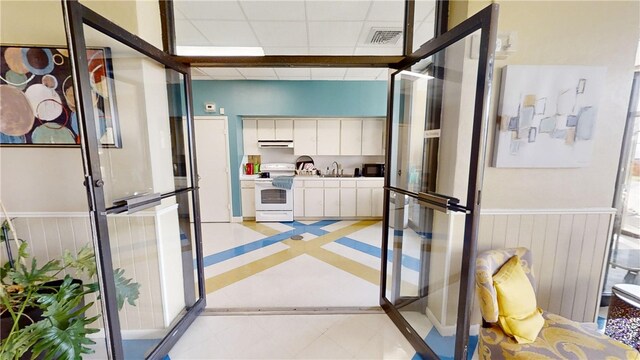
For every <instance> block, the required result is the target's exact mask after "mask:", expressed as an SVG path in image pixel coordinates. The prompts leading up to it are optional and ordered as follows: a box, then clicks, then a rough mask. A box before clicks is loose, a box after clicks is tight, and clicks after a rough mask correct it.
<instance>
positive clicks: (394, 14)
mask: <svg viewBox="0 0 640 360" xmlns="http://www.w3.org/2000/svg"><path fill="white" fill-rule="evenodd" d="M367 20H373V21H400V22H402V21H404V0H391V1H390V0H384V1H381V0H375V1H373V3H372V4H371V10H369V15H367Z"/></svg>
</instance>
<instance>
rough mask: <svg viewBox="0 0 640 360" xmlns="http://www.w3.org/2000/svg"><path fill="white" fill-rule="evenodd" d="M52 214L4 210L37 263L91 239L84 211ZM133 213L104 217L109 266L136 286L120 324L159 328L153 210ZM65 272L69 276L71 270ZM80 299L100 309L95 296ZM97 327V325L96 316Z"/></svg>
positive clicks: (91, 312) (127, 327) (94, 309)
mask: <svg viewBox="0 0 640 360" xmlns="http://www.w3.org/2000/svg"><path fill="white" fill-rule="evenodd" d="M55 214H57V215H56V216H54V215H55ZM55 214H54V213H46V214H45V213H43V214H36V213H29V214H20V215H18V214H10V215H11V217H12V219H13V222H14V225H15V227H16V231H17V233H18V237H19V238H20V239H23V240H25V241H26V242H27V243H28V244H29V252H30V253H31V254H32V255H33V256H35V257H36V258H37V260H38V264H39V265H40V266H41V265H43V264H45V263H46V262H47V261H49V260H52V259H61V258H62V254H63V253H64V251H65V250H69V251H71V252H72V253H75V252H77V251H78V250H79V249H80V248H81V247H82V246H84V245H86V244H91V226H90V223H89V217H88V215H87V214H86V213H85V214H84V215H83V216H82V215H78V214H76V213H69V214H66V213H55ZM14 215H16V216H15V217H14ZM67 215H68V216H67ZM136 215H137V216H110V217H109V219H108V224H109V231H110V239H111V243H112V257H113V264H114V267H115V268H122V269H124V270H125V274H124V276H125V277H127V278H133V281H136V282H138V283H139V284H140V285H141V287H140V297H139V299H138V301H137V306H131V305H129V304H127V303H126V302H125V305H124V307H123V309H122V310H121V311H120V321H121V327H122V329H123V330H150V329H162V328H164V321H163V304H162V296H161V292H160V278H159V273H158V271H159V270H158V269H159V263H158V250H157V239H156V229H155V228H156V224H155V217H154V214H153V213H145V214H140V215H138V214H136ZM5 256H6V254H5V251H2V256H1V257H2V258H3V259H4V258H5ZM70 275H73V276H75V273H73V274H70ZM83 280H85V281H87V280H89V279H83ZM91 281H95V278H94V279H91ZM178 290H179V291H182V289H178ZM86 301H87V302H91V301H94V302H95V303H96V305H95V306H93V307H92V308H90V309H89V310H88V315H89V316H93V315H97V314H98V313H99V312H100V309H99V304H98V302H97V296H96V295H90V296H89V297H88V298H87V299H86ZM98 326H102V324H101V321H100V324H99V325H98Z"/></svg>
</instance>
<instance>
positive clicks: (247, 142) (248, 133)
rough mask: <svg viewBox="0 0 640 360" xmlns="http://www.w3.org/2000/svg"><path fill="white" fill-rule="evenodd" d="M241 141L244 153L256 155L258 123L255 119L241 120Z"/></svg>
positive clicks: (257, 152)
mask: <svg viewBox="0 0 640 360" xmlns="http://www.w3.org/2000/svg"><path fill="white" fill-rule="evenodd" d="M242 142H243V143H244V144H243V149H244V154H245V155H257V154H260V152H259V151H258V125H257V124H256V120H255V119H243V120H242Z"/></svg>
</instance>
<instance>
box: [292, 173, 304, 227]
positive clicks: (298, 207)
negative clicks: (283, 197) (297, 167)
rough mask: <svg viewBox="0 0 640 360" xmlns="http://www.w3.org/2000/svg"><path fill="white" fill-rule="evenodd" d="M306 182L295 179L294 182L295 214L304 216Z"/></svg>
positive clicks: (297, 216) (299, 216)
mask: <svg viewBox="0 0 640 360" xmlns="http://www.w3.org/2000/svg"><path fill="white" fill-rule="evenodd" d="M303 186H304V183H303V182H302V181H295V183H294V184H293V216H294V217H296V218H301V217H304V187H303Z"/></svg>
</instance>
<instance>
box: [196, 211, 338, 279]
mask: <svg viewBox="0 0 640 360" xmlns="http://www.w3.org/2000/svg"><path fill="white" fill-rule="evenodd" d="M336 222H338V220H321V221H318V222H315V223H312V224H309V225H307V224H303V223H301V222H299V221H294V222H288V223H285V224H286V225H288V226H293V229H291V230H288V231H285V232H281V233H279V234H276V235H272V236H267V237H265V238H262V239H260V240H256V241H253V242H250V243H248V244H244V245H240V246H236V247H234V248H231V249H228V250H224V251H221V252H218V253H215V254H212V255H208V256H205V257H204V258H203V265H204V267H207V266H211V265H214V264H217V263H220V262H223V261H226V260H229V259H232V258H234V257H236V256H240V255H244V254H246V253H249V252H251V251H255V250H258V249H262V248H264V247H267V246H269V245H273V244H276V243H279V242H281V241H284V240H287V239H288V238H290V237H291V236H293V235H300V234H304V233H309V234H313V235H315V236H322V235H325V234H327V233H328V231H326V230H322V229H321V228H322V227H324V226H328V225H331V224H334V223H336Z"/></svg>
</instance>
